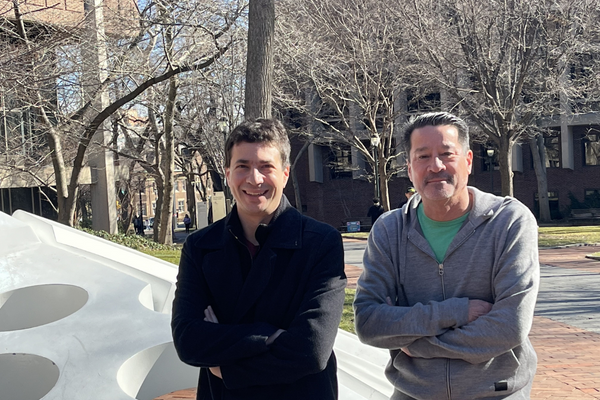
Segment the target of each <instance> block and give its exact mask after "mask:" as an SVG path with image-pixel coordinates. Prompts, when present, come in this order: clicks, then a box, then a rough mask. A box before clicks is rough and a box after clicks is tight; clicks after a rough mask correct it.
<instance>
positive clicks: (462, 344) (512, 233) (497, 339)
mask: <svg viewBox="0 0 600 400" xmlns="http://www.w3.org/2000/svg"><path fill="white" fill-rule="evenodd" d="M503 228H504V227H503ZM505 231H506V232H507V234H506V235H503V236H504V238H505V244H504V246H503V249H502V252H501V254H500V257H499V259H498V264H499V266H498V268H497V272H496V274H495V276H494V279H493V286H494V291H495V296H494V297H495V299H494V304H493V306H492V310H491V311H490V312H489V313H488V314H486V315H484V316H481V317H479V318H478V319H476V320H475V321H473V322H471V323H468V324H466V325H464V326H461V327H460V328H458V329H453V330H448V331H446V332H445V333H443V334H441V335H438V336H432V337H427V338H423V339H420V340H418V341H416V342H414V343H413V344H411V345H410V346H409V347H408V350H409V352H410V354H411V355H412V356H415V357H423V358H436V357H443V358H451V359H462V360H465V361H467V362H469V363H472V364H478V363H482V362H486V361H488V360H490V359H492V358H494V357H497V356H499V355H501V354H503V353H506V352H508V351H510V350H511V349H513V348H515V347H517V346H519V345H520V344H522V343H523V342H524V341H525V340H526V339H527V335H528V334H529V331H530V330H531V326H532V324H533V314H534V308H535V303H536V299H537V293H538V289H539V280H540V273H539V260H538V242H537V224H536V222H535V220H534V218H533V216H531V215H530V214H529V213H528V214H526V215H523V216H521V218H519V219H517V221H516V222H515V223H513V224H511V226H510V227H508V228H507V229H506V230H505Z"/></svg>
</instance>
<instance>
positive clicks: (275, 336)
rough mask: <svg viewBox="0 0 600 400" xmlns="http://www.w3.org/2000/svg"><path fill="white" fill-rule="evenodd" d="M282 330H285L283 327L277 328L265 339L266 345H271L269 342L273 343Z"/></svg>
mask: <svg viewBox="0 0 600 400" xmlns="http://www.w3.org/2000/svg"><path fill="white" fill-rule="evenodd" d="M283 332H285V331H284V330H283V329H277V331H276V332H275V333H274V334H272V335H271V336H269V338H268V339H267V346H269V345H271V343H273V342H274V341H275V339H277V338H278V337H279V335H281V334H282V333H283Z"/></svg>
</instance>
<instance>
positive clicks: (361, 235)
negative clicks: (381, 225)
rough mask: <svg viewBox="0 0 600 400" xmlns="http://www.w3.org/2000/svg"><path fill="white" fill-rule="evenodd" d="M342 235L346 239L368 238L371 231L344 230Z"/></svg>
mask: <svg viewBox="0 0 600 400" xmlns="http://www.w3.org/2000/svg"><path fill="white" fill-rule="evenodd" d="M342 237H343V238H346V239H366V238H368V237H369V232H344V233H342Z"/></svg>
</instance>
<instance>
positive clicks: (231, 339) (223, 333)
mask: <svg viewBox="0 0 600 400" xmlns="http://www.w3.org/2000/svg"><path fill="white" fill-rule="evenodd" d="M197 257H198V256H196V258H197ZM196 261H197V260H196ZM198 265H200V263H199V262H195V260H194V255H193V251H192V246H191V245H190V244H189V243H188V242H186V243H185V244H184V246H183V250H182V252H181V260H180V263H179V274H178V276H177V289H176V291H175V299H174V300H173V313H172V319H171V329H172V333H173V343H174V345H175V349H176V350H177V353H178V355H179V358H180V359H181V360H182V361H183V362H185V363H186V364H190V365H193V366H195V367H213V366H218V365H223V364H227V363H231V362H235V361H237V360H239V359H242V358H245V357H252V356H255V355H257V354H260V353H263V352H266V351H267V350H268V346H267V344H266V341H267V339H268V337H269V336H270V335H271V334H273V333H274V332H275V331H276V330H277V328H276V327H274V326H272V325H270V324H268V323H251V324H214V323H211V322H205V321H204V310H205V309H206V307H208V306H209V305H210V304H211V303H210V298H209V296H210V295H209V293H210V291H209V288H208V285H207V284H206V281H205V279H204V276H203V274H202V271H201V269H200V267H199V266H198Z"/></svg>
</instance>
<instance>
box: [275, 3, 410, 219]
mask: <svg viewBox="0 0 600 400" xmlns="http://www.w3.org/2000/svg"><path fill="white" fill-rule="evenodd" d="M385 4H386V2H383V1H378V0H373V1H358V2H356V1H349V0H325V1H320V0H319V1H317V0H307V1H302V2H291V1H290V2H285V1H283V2H281V3H279V4H278V6H279V7H280V8H279V9H280V13H279V14H280V18H279V19H278V23H279V25H278V34H277V51H276V54H277V64H278V65H279V68H278V70H279V73H278V75H277V84H278V91H277V97H278V102H280V103H281V104H285V105H287V106H289V107H295V108H297V109H299V110H301V112H303V113H304V114H305V115H306V116H307V117H308V121H307V122H308V123H309V124H310V123H311V121H313V120H314V121H316V122H318V123H319V124H320V125H321V126H322V128H323V129H322V133H319V135H320V138H319V142H320V143H331V144H334V145H335V143H344V144H347V145H350V146H353V147H355V148H356V149H358V151H359V152H360V153H361V154H362V156H363V157H364V159H365V160H366V161H367V162H368V163H369V164H370V165H371V170H372V171H375V170H376V169H377V173H375V174H372V175H370V176H369V178H370V179H373V175H375V176H378V177H379V186H380V187H381V201H382V205H383V207H384V208H385V209H386V210H389V209H390V204H389V195H388V182H389V180H390V179H392V177H393V176H394V174H395V173H397V172H398V170H399V169H398V167H399V166H398V163H397V159H398V157H399V155H400V152H399V149H398V144H399V143H397V140H396V138H395V136H394V134H395V124H396V123H397V121H399V118H400V117H401V115H402V114H403V113H405V107H404V108H403V107H402V104H401V103H402V102H403V101H402V98H403V97H404V98H405V96H406V95H405V93H404V89H405V86H406V85H405V83H404V79H403V78H404V74H403V73H402V67H403V64H404V57H403V55H402V53H403V47H402V35H401V33H402V30H403V27H402V24H401V23H400V22H399V21H398V20H397V18H395V17H392V16H391V15H390V14H389V12H388V10H387V9H386V7H385ZM306 94H308V96H305V95H306ZM305 98H306V100H305ZM317 126H318V125H317ZM317 129H318V128H317ZM314 130H315V129H313V134H314ZM372 138H373V139H375V140H374V141H373V142H374V143H375V144H376V146H375V148H372V147H371V145H370V142H371V139H372ZM376 186H377V185H376Z"/></svg>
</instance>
